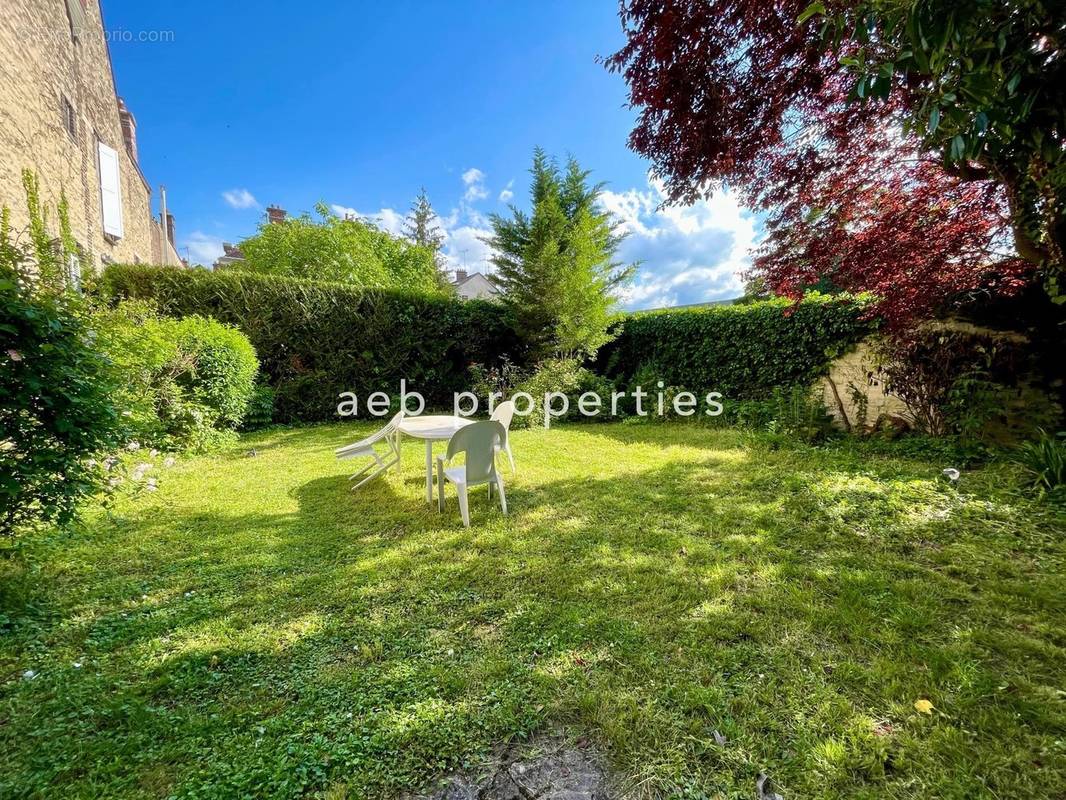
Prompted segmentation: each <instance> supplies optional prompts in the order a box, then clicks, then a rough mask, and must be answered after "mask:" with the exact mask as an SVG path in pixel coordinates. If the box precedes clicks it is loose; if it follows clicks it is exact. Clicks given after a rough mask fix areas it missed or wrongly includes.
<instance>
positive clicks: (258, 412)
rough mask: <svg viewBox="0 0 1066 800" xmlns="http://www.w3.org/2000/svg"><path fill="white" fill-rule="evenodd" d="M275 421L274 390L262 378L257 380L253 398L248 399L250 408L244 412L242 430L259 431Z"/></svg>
mask: <svg viewBox="0 0 1066 800" xmlns="http://www.w3.org/2000/svg"><path fill="white" fill-rule="evenodd" d="M273 421H274V390H273V389H271V388H270V386H269V385H268V384H265V383H263V382H262V381H261V380H260V381H256V384H255V388H254V389H253V390H252V399H251V400H249V401H248V410H247V411H245V413H244V422H243V423H242V424H241V430H245V431H257V430H259V429H260V428H265V427H267V426H268V425H270V423H272V422H273Z"/></svg>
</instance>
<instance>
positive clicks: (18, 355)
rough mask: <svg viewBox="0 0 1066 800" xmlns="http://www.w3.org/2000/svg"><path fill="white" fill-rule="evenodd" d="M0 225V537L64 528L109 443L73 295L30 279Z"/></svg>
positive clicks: (101, 383)
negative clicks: (37, 527)
mask: <svg viewBox="0 0 1066 800" xmlns="http://www.w3.org/2000/svg"><path fill="white" fill-rule="evenodd" d="M4 223H5V224H3V225H2V226H0V228H2V231H0V535H11V534H12V533H14V532H16V531H17V530H19V529H22V528H23V527H25V526H28V525H30V524H31V523H33V522H36V521H40V522H57V523H59V524H64V523H66V522H68V521H69V520H70V519H71V518H72V517H73V515H74V513H75V511H76V509H77V504H78V502H79V500H81V499H82V498H83V497H85V496H87V495H89V494H91V493H92V492H93V491H94V490H95V489H96V487H97V486H98V484H99V479H100V469H99V467H98V466H97V465H96V464H95V463H94V458H93V457H94V456H96V455H97V454H99V453H101V452H103V451H105V450H107V449H108V448H109V447H111V446H112V445H113V444H114V443H115V441H117V413H116V410H115V406H114V403H113V402H112V395H113V388H114V387H113V385H112V382H111V377H110V376H111V373H110V370H109V367H108V364H107V361H106V360H105V359H104V358H103V357H102V356H101V355H100V354H99V353H98V352H97V350H96V349H95V348H94V346H93V342H92V330H91V328H90V326H89V324H88V321H87V318H86V314H85V310H84V307H83V303H82V301H81V300H80V298H79V297H78V296H77V295H76V294H74V293H72V292H68V291H63V290H61V289H60V290H54V291H52V290H49V289H48V287H47V286H45V285H42V284H40V283H38V282H36V280H35V279H34V280H31V279H30V278H29V277H28V274H27V273H28V272H29V271H30V270H29V265H30V262H31V259H30V257H29V255H28V254H27V253H26V252H25V251H24V250H22V249H20V248H19V247H18V246H16V245H15V244H13V243H12V242H11V241H10V239H9V237H8V235H7V232H8V226H7V225H6V214H5V215H4Z"/></svg>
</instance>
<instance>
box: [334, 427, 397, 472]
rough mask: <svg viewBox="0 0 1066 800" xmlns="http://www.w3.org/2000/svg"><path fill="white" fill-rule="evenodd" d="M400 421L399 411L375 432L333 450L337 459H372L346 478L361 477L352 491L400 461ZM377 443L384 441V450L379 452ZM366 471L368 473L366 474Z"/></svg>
mask: <svg viewBox="0 0 1066 800" xmlns="http://www.w3.org/2000/svg"><path fill="white" fill-rule="evenodd" d="M402 421H403V412H402V411H400V412H398V413H397V414H396V416H394V417H393V418H392V419H391V420H389V424H388V425H386V426H385V427H384V428H382V429H381V430H379V431H377V432H376V433H373V434H371V435H370V436H367V437H366V438H365V439H362V440H360V441H358V442H355V443H354V444H350V445H348V446H347V447H339V448H337V450H336V451H335V452H336V454H337V458H338V459H342V460H343V459H347V458H370V459H372V461H371V462H370V463H369V464H367V465H366V466H365V467H363V468H362V469H361V470H359V471H358V472H356V473H354V474H353V475H352V476H351V477H349V478H348V480H350V481H354V480H355V479H356V478H362V480H360V481H359V483H357V484H355V486H353V487H352V491H355V490H356V489H358V488H359V487H360V486H362V485H363V484H364V483H366V482H367V481H370V480H373V479H374V478H376V477H377V476H378V475H382V474H384V473H385V472H387V471H388V470H389V469H391V468H392V467H394V466H396V465H397V464H399V463H400V423H401V422H402ZM379 443H384V444H385V445H386V448H387V449H386V450H385V451H384V452H381V453H379V452H378V450H377V447H375V445H377V444H379ZM368 472H369V473H370V474H367V473H368ZM363 476H366V477H363Z"/></svg>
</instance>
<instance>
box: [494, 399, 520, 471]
mask: <svg viewBox="0 0 1066 800" xmlns="http://www.w3.org/2000/svg"><path fill="white" fill-rule="evenodd" d="M489 419H491V420H494V421H496V422H498V423H500V424H501V425H503V434H504V435H503V443H502V444H498V445H496V452H497V453H499V452H500V451H501V450H502V451H503V452H505V453H507V458H508V460H510V462H511V474H512V475H514V474H515V468H514V453H512V452H511V420H512V419H514V403H513V402H512V401H510V400H504V401H503V402H502V403H500V404H499V405H498V406H496V408H495V409H493V411H492V416H491V417H489Z"/></svg>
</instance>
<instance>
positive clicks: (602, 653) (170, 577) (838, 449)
mask: <svg viewBox="0 0 1066 800" xmlns="http://www.w3.org/2000/svg"><path fill="white" fill-rule="evenodd" d="M366 430H369V428H368V427H366V426H362V425H343V426H342V425H333V426H322V427H309V428H302V429H292V430H289V429H280V430H272V431H267V432H264V433H262V434H258V435H255V436H252V437H246V438H245V439H244V440H242V442H241V443H240V444H239V445H238V446H236V447H234V448H232V449H231V450H229V451H226V452H223V453H221V454H218V455H214V456H207V457H200V458H186V459H181V460H179V461H178V463H177V464H176V465H175V466H174V467H172V468H170V469H169V470H166V471H165V472H164V473H163V475H162V478H161V480H160V488H159V491H157V492H155V493H154V494H145V495H142V496H140V497H138V498H135V499H127V500H124V501H122V502H121V503H120V504H119V505H118V506H117V507H116V508H115V509H114V510H113V512H112V514H111V515H105V514H103V513H96V514H94V515H93V516H92V517H91V519H90V520H89V521H88V522H87V524H86V526H85V529H84V530H81V531H79V532H77V533H74V534H71V535H60V534H53V535H50V536H45V537H41V538H39V539H37V540H34V541H31V542H29V543H27V544H26V546H25V548H24V564H25V566H24V567H22V568H19V569H16V568H15V567H14V566H12V565H11V564H8V565H7V566H6V567H5V568H4V569H6V573H5V574H4V576H3V584H2V588H0V598H2V599H3V602H4V607H3V608H0V614H2V615H3V616H0V625H3V631H4V633H3V637H2V639H0V681H2V683H0V759H2V762H3V764H4V767H3V769H2V771H0V797H5V798H6V797H24V796H37V797H49V798H51V797H62V798H76V797H87V798H88V797H93V798H97V797H109V798H110V797H120V798H126V797H130V798H132V797H169V796H177V797H197V798H207V797H220V798H223V797H224V798H230V797H303V796H319V795H322V796H327V797H331V798H344V797H348V798H363V797H390V796H396V795H401V794H403V793H404V792H406V791H413V790H417V789H419V788H420V787H425V786H428V785H429V784H430V782H431V781H432V780H433V779H434V778H436V777H438V776H440V775H443V774H445V773H447V772H449V771H451V770H454V769H457V768H462V767H463V766H464V765H469V764H475V763H477V761H478V759H480V758H482V757H483V756H484V755H485V754H486V753H487V752H489V751H490V750H491V748H492V747H493V746H494V745H497V744H499V743H501V742H504V741H507V740H512V739H516V738H522V737H527V736H530V735H532V734H534V733H536V732H538V731H540V730H543V729H545V728H547V727H550V726H559V725H563V726H565V727H566V730H567V731H568V732H569V734H570V735H573V736H579V735H581V736H588V737H589V738H590V740H591V741H592V742H594V743H595V745H596V746H598V747H600V748H602V749H603V750H604V752H605V753H606V754H607V756H608V758H609V760H610V763H611V764H612V766H613V768H614V769H615V770H616V772H617V775H618V776H619V778H620V780H621V781H622V782H623V785H624V786H625V787H626V788H627V789H629V790H631V792H632V793H633V795H634V796H650V797H654V796H660V795H661V796H677V797H686V798H700V797H736V798H751V797H754V785H755V778H756V775H757V774H758V773H759V772H762V771H765V772H768V773H769V774H770V775H771V776H772V777H773V778H774V779H775V781H776V783H777V787H778V790H779V791H781V792H782V793H783V794H784V796H785V798H786V800H793V798H809V797H825V798H837V797H845V796H846V797H908V798H931V797H952V798H978V797H996V798H1007V797H1026V798H1028V797H1056V796H1057V797H1062V796H1064V795H1066V741H1064V739H1066V734H1064V730H1066V708H1064V706H1066V695H1064V692H1063V690H1064V677H1066V570H1064V556H1066V536H1064V528H1066V525H1064V520H1063V518H1062V517H1061V516H1060V517H1055V516H1054V515H1053V514H1052V513H1051V512H1050V511H1049V510H1048V508H1047V507H1046V506H1041V505H1039V504H1037V503H1035V502H1032V501H1029V500H1026V499H1024V498H1021V497H1019V496H1018V495H1017V494H1015V493H1014V492H1013V491H1012V490H1011V486H1012V482H1011V475H1012V473H1011V470H1010V468H1009V467H1007V466H1005V465H1001V464H992V465H990V466H987V467H984V468H982V469H978V470H974V471H971V472H966V473H964V475H963V477H962V479H961V481H960V484H959V486H958V488H957V489H956V488H954V487H952V486H950V485H949V484H948V483H947V482H946V481H945V480H944V479H942V478H941V477H940V472H941V470H942V469H943V468H944V467H947V466H952V465H951V464H948V463H942V461H941V460H939V459H922V458H907V457H903V456H898V455H892V454H891V453H890V452H886V449H885V448H884V447H880V448H876V447H874V446H873V445H869V444H863V443H856V442H854V441H851V442H842V443H839V444H832V445H827V446H825V447H821V448H815V447H808V446H804V445H799V444H795V443H788V442H780V441H779V440H774V439H771V438H769V437H766V436H756V435H753V434H746V433H742V432H738V431H732V430H714V429H703V428H698V427H695V426H692V425H682V424H677V425H634V426H630V425H620V424H615V425H585V426H572V427H559V428H555V429H553V430H552V431H550V432H545V431H521V432H517V433H515V434H514V443H515V453H516V456H517V459H518V467H519V473H518V476H517V478H516V479H514V480H513V481H511V482H510V484H509V485H508V501H509V504H510V507H511V514H510V516H508V517H504V516H502V515H501V513H500V511H499V507H498V506H490V505H489V503H488V501H487V499H486V497H485V493H484V492H485V490H484V488H483V487H482V488H479V489H477V490H475V491H474V494H473V496H472V502H471V511H472V516H473V527H472V528H471V529H469V530H465V529H464V528H463V527H462V524H461V522H460V520H459V513H458V508H457V504H456V502H455V496H454V490H450V492H449V505H448V508H447V509H446V513H445V514H444V515H443V516H439V515H438V514H437V512H436V509H435V508H433V509H431V508H430V507H428V506H427V505H426V503H425V500H424V490H423V484H422V480H423V479H422V469H423V468H424V467H423V464H424V461H423V456H422V452H423V451H422V446H421V443H420V442H414V441H412V440H407V441H406V443H405V445H404V458H405V460H404V464H403V469H402V471H401V472H400V473H398V474H397V473H393V474H391V475H390V476H389V477H388V478H386V479H384V480H380V481H377V482H375V483H373V484H371V485H369V486H368V487H366V488H365V489H364V490H363V491H361V492H359V493H351V492H349V491H348V488H347V480H346V476H347V474H348V473H349V472H350V471H352V469H351V467H352V465H351V462H343V463H340V462H336V461H335V460H334V459H333V457H332V448H333V447H336V446H338V445H340V444H343V443H346V442H347V441H350V440H353V439H355V438H358V435H359V434H360V433H362V432H364V431H366ZM252 449H254V451H255V454H254V455H253V454H250V453H249V452H248V451H249V450H252ZM505 474H506V473H505ZM27 670H33V671H35V672H36V673H37V674H36V676H35V677H33V678H26V677H24V676H23V674H24V673H25V672H26V671H27ZM920 699H928V700H929V701H930V702H931V703H932V705H933V709H932V711H931V713H930V714H923V713H920V712H919V711H918V710H917V709H916V708H915V705H914V704H915V701H918V700H920ZM714 731H718V732H719V733H720V734H722V735H723V736H724V737H725V742H724V743H722V744H719V743H716V740H715V737H714Z"/></svg>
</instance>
